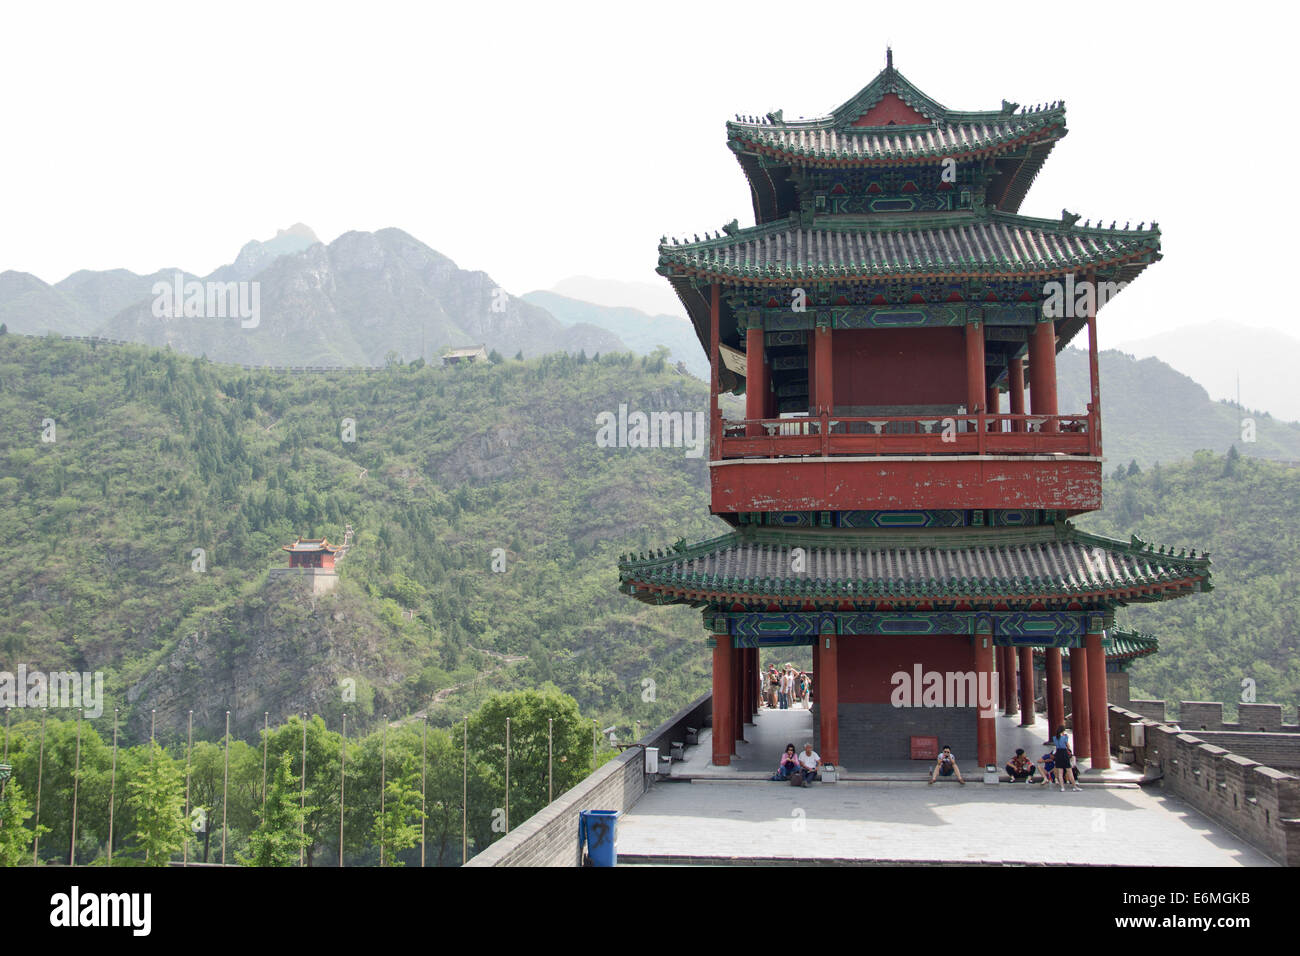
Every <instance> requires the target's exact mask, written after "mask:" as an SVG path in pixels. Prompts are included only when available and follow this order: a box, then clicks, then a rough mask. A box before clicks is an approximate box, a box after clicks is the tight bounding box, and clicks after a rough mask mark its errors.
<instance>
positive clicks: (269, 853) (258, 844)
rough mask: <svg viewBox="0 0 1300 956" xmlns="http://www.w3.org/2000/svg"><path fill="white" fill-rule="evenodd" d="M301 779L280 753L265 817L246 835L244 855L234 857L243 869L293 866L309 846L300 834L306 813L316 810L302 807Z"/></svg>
mask: <svg viewBox="0 0 1300 956" xmlns="http://www.w3.org/2000/svg"><path fill="white" fill-rule="evenodd" d="M301 787H302V777H301V776H300V775H297V774H295V773H294V772H293V756H292V755H291V754H290V753H288V752H285V753H282V754H281V755H280V759H279V761H278V762H277V763H276V766H275V779H274V780H273V781H272V782H271V784H270V787H269V789H268V792H267V795H266V815H265V816H264V817H263V818H262V822H261V823H259V824H258V825H257V829H256V830H254V831H253V832H252V834H250V835H249V838H248V846H249V853H248V856H244V855H243V854H238V855H237V859H238V860H239V862H240V864H241V865H243V866H297V865H298V864H299V862H300V857H301V855H302V854H303V853H305V851H306V848H307V847H308V846H309V845H310V844H311V840H312V838H311V836H310V835H309V834H307V833H305V832H303V831H304V828H305V820H306V817H307V814H308V813H312V812H314V811H315V810H316V807H310V806H309V807H306V808H304V807H303V805H302V789H301Z"/></svg>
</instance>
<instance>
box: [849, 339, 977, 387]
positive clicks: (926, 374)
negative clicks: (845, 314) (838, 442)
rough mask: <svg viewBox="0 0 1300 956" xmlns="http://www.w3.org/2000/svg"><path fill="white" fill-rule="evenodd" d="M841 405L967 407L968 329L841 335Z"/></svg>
mask: <svg viewBox="0 0 1300 956" xmlns="http://www.w3.org/2000/svg"><path fill="white" fill-rule="evenodd" d="M831 348H832V350H833V351H834V353H835V360H834V375H835V404H836V405H962V404H965V402H966V339H965V330H964V329H962V328H950V329H949V328H943V329H836V330H835V331H834V332H833V333H831Z"/></svg>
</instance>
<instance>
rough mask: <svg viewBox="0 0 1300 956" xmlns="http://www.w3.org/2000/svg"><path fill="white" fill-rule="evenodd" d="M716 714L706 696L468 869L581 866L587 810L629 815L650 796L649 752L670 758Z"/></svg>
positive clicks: (560, 798) (548, 807)
mask: <svg viewBox="0 0 1300 956" xmlns="http://www.w3.org/2000/svg"><path fill="white" fill-rule="evenodd" d="M712 709H713V695H712V694H704V695H703V696H701V697H699V698H697V699H696V700H694V701H692V702H691V703H689V704H687V705H686V706H685V707H683V708H682V709H681V710H679V711H678V712H677V713H676V714H674V715H673V716H671V717H669V718H668V719H667V720H666V721H664V722H663V723H662V724H660V725H659V726H658V727H656V728H655V729H654V730H652V731H651V732H650V733H649V734H647V735H646V736H644V737H642V738H641V740H640V741H638V742H637V743H636V744H635V745H633V746H631V747H629V748H628V749H627V750H625V751H623V753H621V754H619V755H618V756H617V757H615V758H614V759H613V760H610V761H609V762H607V763H606V764H604V766H601V767H598V768H596V771H595V772H594V773H592V774H591V775H590V776H588V777H587V778H586V779H584V780H583V781H581V782H580V783H579V784H577V786H575V787H573V788H571V789H570V790H568V791H566V792H565V793H562V794H560V796H558V797H556V798H555V800H553V801H552V802H551V803H549V804H548V805H547V806H545V807H543V808H542V809H541V810H539V811H538V812H537V813H535V814H533V815H532V816H531V817H529V818H528V819H527V820H525V821H524V822H523V823H521V824H520V825H519V826H517V827H515V828H514V829H513V830H511V831H510V832H509V833H507V834H506V835H505V836H503V837H502V838H501V839H500V840H497V841H496V842H495V843H493V844H492V845H491V846H490V847H488V848H487V849H486V850H484V851H483V852H482V853H480V854H478V855H477V856H475V857H474V858H473V859H472V860H470V861H469V862H467V863H466V864H465V865H466V866H581V865H582V848H581V846H580V845H579V844H578V814H579V813H580V811H582V810H617V811H619V812H620V813H622V812H624V811H626V810H629V809H630V808H631V807H632V806H633V805H634V804H635V803H636V802H637V801H638V800H640V799H641V797H642V795H643V794H644V793H645V791H646V787H647V786H648V781H649V778H648V777H647V775H646V772H645V748H646V747H648V746H649V747H659V748H660V752H661V753H667V750H668V747H669V745H670V744H671V743H672V741H674V740H682V739H683V738H684V736H685V731H686V728H687V727H696V728H699V727H702V726H704V725H705V723H707V721H708V719H709V717H710V715H711V714H712Z"/></svg>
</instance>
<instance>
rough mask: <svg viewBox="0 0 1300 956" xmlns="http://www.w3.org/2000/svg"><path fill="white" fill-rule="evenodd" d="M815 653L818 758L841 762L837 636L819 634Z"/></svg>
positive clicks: (835, 762)
mask: <svg viewBox="0 0 1300 956" xmlns="http://www.w3.org/2000/svg"><path fill="white" fill-rule="evenodd" d="M818 641H819V642H820V649H819V653H818V655H817V678H818V680H817V726H818V727H819V728H820V730H821V738H822V749H821V751H820V753H821V758H822V760H824V761H825V762H826V763H829V764H834V765H835V766H836V767H838V766H839V764H840V717H839V713H838V709H839V673H838V671H837V670H836V667H837V663H836V650H837V643H838V641H839V638H838V637H837V636H836V635H834V634H822V635H821V636H820V637H819V638H818Z"/></svg>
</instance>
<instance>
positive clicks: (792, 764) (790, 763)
mask: <svg viewBox="0 0 1300 956" xmlns="http://www.w3.org/2000/svg"><path fill="white" fill-rule="evenodd" d="M798 769H799V757H798V756H797V755H796V754H795V752H794V744H786V745H785V753H783V754H782V755H781V764H780V766H778V767H777V768H776V773H774V774H772V776H771V777H769V778H768V779H769V780H789V779H790V775H791V774H792V773H794V772H795V771H796V770H798Z"/></svg>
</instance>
